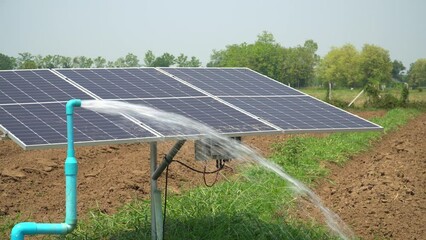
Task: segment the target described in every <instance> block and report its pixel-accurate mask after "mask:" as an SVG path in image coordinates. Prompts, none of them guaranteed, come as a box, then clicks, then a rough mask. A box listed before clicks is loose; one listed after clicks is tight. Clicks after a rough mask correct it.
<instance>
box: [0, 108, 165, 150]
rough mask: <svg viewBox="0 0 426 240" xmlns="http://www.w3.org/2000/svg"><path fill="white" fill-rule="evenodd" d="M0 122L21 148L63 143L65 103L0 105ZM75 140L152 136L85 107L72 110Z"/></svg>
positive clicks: (127, 121)
mask: <svg viewBox="0 0 426 240" xmlns="http://www.w3.org/2000/svg"><path fill="white" fill-rule="evenodd" d="M0 123H1V126H3V128H4V129H7V131H8V132H9V134H10V135H12V136H11V137H12V138H15V140H16V141H18V143H19V144H20V145H21V146H22V147H24V148H28V149H30V148H40V147H52V146H65V144H66V141H67V139H66V115H65V103H33V104H20V105H18V104H15V105H3V106H1V105H0ZM74 123H75V125H74V129H75V130H74V132H75V133H74V135H75V136H74V137H75V141H76V143H80V144H84V143H87V142H92V143H94V142H130V141H133V140H135V139H150V138H156V137H157V136H155V135H154V134H152V133H151V132H149V131H147V130H145V129H143V128H141V127H140V126H139V125H137V124H135V123H133V122H131V121H129V120H127V119H126V118H124V117H121V116H119V115H103V114H98V113H96V112H93V111H89V110H86V109H78V111H75V113H74Z"/></svg>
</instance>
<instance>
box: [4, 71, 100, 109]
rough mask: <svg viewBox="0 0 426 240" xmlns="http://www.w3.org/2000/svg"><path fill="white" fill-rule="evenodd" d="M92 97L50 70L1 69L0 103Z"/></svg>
mask: <svg viewBox="0 0 426 240" xmlns="http://www.w3.org/2000/svg"><path fill="white" fill-rule="evenodd" d="M71 98H79V99H92V98H91V97H90V96H89V95H87V94H85V93H84V92H82V91H81V90H79V89H77V88H76V87H74V86H73V85H71V84H70V83H68V82H66V81H64V80H63V79H62V78H60V77H58V76H57V75H55V74H53V73H52V72H51V71H49V70H28V71H0V104H10V103H31V102H53V101H67V100H69V99H71Z"/></svg>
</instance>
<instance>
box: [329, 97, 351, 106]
mask: <svg viewBox="0 0 426 240" xmlns="http://www.w3.org/2000/svg"><path fill="white" fill-rule="evenodd" d="M326 102H327V103H330V104H331V105H334V106H336V107H338V108H347V107H348V105H349V103H348V102H346V101H343V100H340V99H335V98H333V99H331V100H328V101H327V100H326ZM353 106H354V105H352V107H353Z"/></svg>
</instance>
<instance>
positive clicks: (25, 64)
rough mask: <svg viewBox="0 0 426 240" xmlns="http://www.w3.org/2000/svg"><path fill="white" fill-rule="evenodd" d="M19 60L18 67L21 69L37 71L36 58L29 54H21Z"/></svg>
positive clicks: (17, 61)
mask: <svg viewBox="0 0 426 240" xmlns="http://www.w3.org/2000/svg"><path fill="white" fill-rule="evenodd" d="M18 55H19V56H18V58H17V59H16V63H17V67H18V68H19V69H36V68H37V64H36V62H35V57H34V56H33V55H32V54H31V53H29V52H24V53H19V54H18Z"/></svg>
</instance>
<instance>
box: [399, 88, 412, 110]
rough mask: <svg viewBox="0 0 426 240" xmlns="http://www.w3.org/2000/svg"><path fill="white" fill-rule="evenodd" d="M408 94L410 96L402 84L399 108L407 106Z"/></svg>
mask: <svg viewBox="0 0 426 240" xmlns="http://www.w3.org/2000/svg"><path fill="white" fill-rule="evenodd" d="M409 94H410V92H409V91H408V85H406V84H402V89H401V99H400V103H401V106H406V105H407V103H408V95H409Z"/></svg>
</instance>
